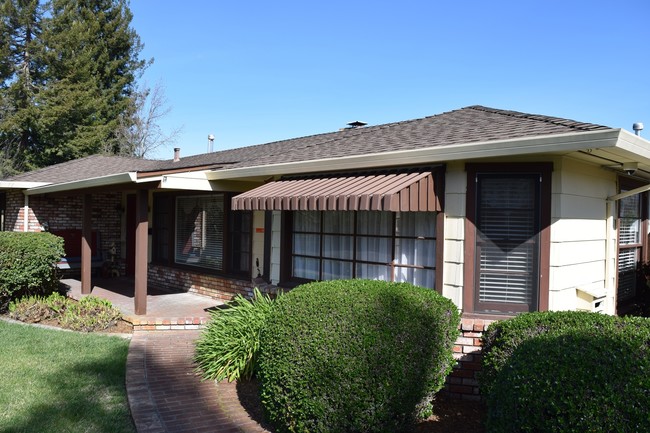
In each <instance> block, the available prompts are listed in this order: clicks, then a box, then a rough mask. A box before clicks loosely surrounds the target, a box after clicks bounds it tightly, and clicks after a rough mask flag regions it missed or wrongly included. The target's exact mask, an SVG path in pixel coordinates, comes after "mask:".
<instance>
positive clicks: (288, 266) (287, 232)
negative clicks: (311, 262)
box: [279, 200, 445, 293]
mask: <svg viewBox="0 0 650 433" xmlns="http://www.w3.org/2000/svg"><path fill="white" fill-rule="evenodd" d="M441 203H442V200H441ZM443 209H444V206H443ZM315 212H320V213H321V228H320V232H319V233H320V236H321V238H322V236H323V235H324V234H325V235H326V234H328V233H324V232H323V224H322V212H327V211H315ZM350 212H352V211H350ZM370 212H373V211H370ZM376 212H387V211H376ZM391 213H392V214H395V213H396V212H391ZM435 213H436V234H435V237H432V238H430V239H433V240H435V253H436V262H435V266H434V267H426V269H432V270H433V271H434V272H435V274H434V275H435V276H434V286H435V290H436V291H437V292H438V293H442V282H443V275H442V274H443V271H442V270H443V265H444V257H443V252H444V221H445V215H444V211H438V212H435ZM395 221H396V219H395V217H394V216H393V219H392V225H393V229H392V234H391V235H390V236H373V235H359V234H358V233H357V218H356V216H355V218H354V229H353V233H352V234H351V236H352V238H353V247H354V250H353V259H350V260H343V259H341V260H340V261H349V262H351V263H353V270H354V269H355V266H354V264H355V263H359V262H361V263H370V264H372V263H374V262H367V261H358V260H356V240H357V238H358V237H381V238H390V239H391V246H392V251H393V254H394V252H395V239H396V238H397V236H396V235H395ZM281 226H282V238H281V239H282V240H281V245H280V248H281V257H282V258H281V266H280V284H279V285H280V286H282V287H295V286H297V285H299V284H302V283H306V282H310V281H313V280H308V279H304V278H297V277H294V276H293V275H292V268H293V256H294V254H293V239H292V236H293V233H294V232H293V211H282V224H281ZM400 238H408V237H400ZM409 239H410V238H409ZM321 250H322V242H321ZM318 258H319V259H320V260H323V259H327V258H326V257H323V256H322V251H321V255H320V256H319V257H318ZM337 260H338V259H337ZM377 264H384V263H377ZM402 267H403V266H402ZM319 273H322V269H321V270H319ZM353 275H354V271H353Z"/></svg>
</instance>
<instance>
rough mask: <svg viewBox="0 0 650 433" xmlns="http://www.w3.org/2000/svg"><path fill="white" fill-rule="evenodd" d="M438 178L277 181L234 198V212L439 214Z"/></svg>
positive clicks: (401, 176) (419, 174) (423, 173)
mask: <svg viewBox="0 0 650 433" xmlns="http://www.w3.org/2000/svg"><path fill="white" fill-rule="evenodd" d="M439 176H440V175H439V174H438V173H437V172H433V171H419V172H408V173H385V174H370V175H353V176H350V175H347V176H343V175H339V176H332V177H318V178H302V179H288V180H278V181H275V182H270V183H267V184H266V185H262V186H260V187H258V188H255V189H252V190H250V191H248V192H245V193H243V194H239V195H237V196H235V197H233V199H232V209H233V210H292V211H295V210H351V211H362V210H376V211H391V212H409V211H410V212H416V211H440V210H442V206H441V203H440V199H439V196H440V193H438V194H436V192H437V191H436V186H437V185H436V183H437V182H436V178H438V177H439ZM438 187H439V185H438Z"/></svg>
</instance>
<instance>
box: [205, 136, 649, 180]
mask: <svg viewBox="0 0 650 433" xmlns="http://www.w3.org/2000/svg"><path fill="white" fill-rule="evenodd" d="M621 131H622V130H621V129H607V130H600V131H590V132H580V133H568V134H553V135H544V136H536V137H524V138H516V139H507V140H493V141H481V142H474V143H463V144H454V145H449V146H432V147H427V148H420V149H412V150H398V151H393V152H382V153H372V154H365V155H356V156H348V157H339V158H323V159H317V160H310V161H297V162H288V163H281V164H271V165H260V166H252V167H243V168H232V169H226V170H219V171H212V172H209V173H207V174H206V177H207V178H208V179H209V180H223V179H237V178H247V177H261V176H263V177H268V176H278V175H287V174H299V173H317V172H327V171H337V170H354V169H369V168H379V167H389V166H407V165H417V164H430V163H443V162H451V161H459V160H469V159H480V158H493V157H504V156H516V155H530V154H544V153H547V154H548V153H570V152H575V151H578V150H585V149H592V148H607V147H616V146H617V144H618V143H619V137H620V136H621ZM624 132H625V133H626V137H627V136H628V135H631V134H629V133H627V132H626V131H624ZM632 137H634V136H632ZM637 138H638V137H637ZM641 140H643V139H641ZM643 141H644V142H645V143H646V148H647V143H648V142H647V141H645V140H643ZM634 144H635V145H638V144H639V143H637V142H636V141H634ZM649 157H650V155H649Z"/></svg>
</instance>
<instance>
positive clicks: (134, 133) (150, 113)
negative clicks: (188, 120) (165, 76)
mask: <svg viewBox="0 0 650 433" xmlns="http://www.w3.org/2000/svg"><path fill="white" fill-rule="evenodd" d="M131 101H132V105H131V107H130V110H128V111H127V112H125V113H123V114H122V116H120V122H119V126H118V128H117V132H116V145H117V147H114V148H106V149H105V152H106V153H115V154H119V155H127V156H135V157H137V158H145V157H148V156H149V157H150V156H152V154H155V152H156V151H157V150H159V149H160V148H161V147H167V146H169V145H171V144H173V143H174V142H175V141H176V137H177V136H178V133H179V132H180V129H175V130H173V131H171V132H170V133H168V134H166V133H165V132H164V131H163V130H162V128H161V127H160V124H159V121H160V120H161V119H163V118H164V117H165V116H167V115H168V114H169V113H170V111H171V108H170V107H169V106H167V99H166V98H165V92H164V88H163V87H162V84H161V83H157V84H156V85H155V86H154V87H153V88H148V87H146V85H145V86H144V87H143V88H141V89H139V90H138V92H136V93H135V94H134V97H133V98H132V99H131Z"/></svg>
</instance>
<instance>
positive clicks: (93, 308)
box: [9, 293, 122, 332]
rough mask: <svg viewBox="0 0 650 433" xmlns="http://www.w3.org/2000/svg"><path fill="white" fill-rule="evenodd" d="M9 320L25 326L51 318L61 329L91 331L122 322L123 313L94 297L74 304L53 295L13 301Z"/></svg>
mask: <svg viewBox="0 0 650 433" xmlns="http://www.w3.org/2000/svg"><path fill="white" fill-rule="evenodd" d="M9 317H11V318H12V319H15V320H20V321H21V322H27V323H37V322H41V321H43V320H47V319H54V320H56V321H57V322H58V323H59V325H60V326H61V327H63V328H68V329H72V330H75V331H84V332H94V331H103V330H106V329H108V328H110V327H111V326H113V325H114V324H115V323H116V322H117V321H118V320H119V319H121V317H122V314H121V313H120V311H119V310H117V309H116V308H115V307H113V304H111V302H110V301H107V300H105V299H101V298H98V297H96V296H86V297H84V298H82V299H81V300H80V301H75V300H74V299H71V298H68V297H66V296H63V295H61V294H59V293H52V294H51V295H50V296H48V297H46V298H44V297H42V296H26V297H23V298H20V299H17V300H15V301H12V302H11V304H9Z"/></svg>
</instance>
